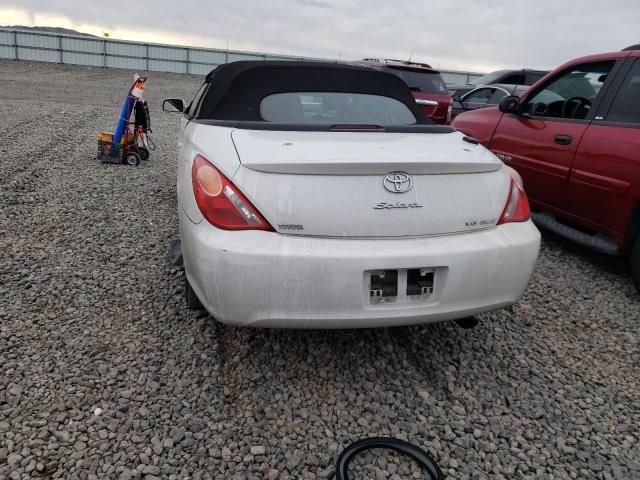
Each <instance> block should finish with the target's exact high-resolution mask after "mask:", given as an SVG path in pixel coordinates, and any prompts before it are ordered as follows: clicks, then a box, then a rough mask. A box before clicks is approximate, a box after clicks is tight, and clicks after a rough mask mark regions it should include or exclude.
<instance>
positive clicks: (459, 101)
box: [453, 95, 462, 103]
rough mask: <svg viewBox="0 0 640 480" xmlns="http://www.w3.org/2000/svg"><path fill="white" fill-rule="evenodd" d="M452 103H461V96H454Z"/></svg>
mask: <svg viewBox="0 0 640 480" xmlns="http://www.w3.org/2000/svg"><path fill="white" fill-rule="evenodd" d="M453 101H454V102H458V103H462V96H461V95H454V96H453Z"/></svg>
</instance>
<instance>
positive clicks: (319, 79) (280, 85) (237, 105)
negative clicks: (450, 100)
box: [195, 61, 433, 125]
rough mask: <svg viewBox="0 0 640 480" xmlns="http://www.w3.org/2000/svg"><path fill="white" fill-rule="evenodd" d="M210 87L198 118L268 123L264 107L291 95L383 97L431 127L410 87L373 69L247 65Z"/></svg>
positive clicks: (218, 75)
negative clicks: (269, 101)
mask: <svg viewBox="0 0 640 480" xmlns="http://www.w3.org/2000/svg"><path fill="white" fill-rule="evenodd" d="M206 81H207V82H208V83H210V86H209V87H208V88H207V89H206V92H205V93H204V95H203V98H202V100H201V104H200V107H199V108H198V113H197V116H196V117H195V119H197V120H222V121H236V122H237V121H248V122H260V121H263V119H262V117H261V116H260V102H261V101H262V99H264V98H265V97H266V96H268V95H272V94H275V93H285V92H343V93H364V94H371V95H381V96H385V97H391V98H394V99H396V100H399V101H400V102H402V103H403V104H405V105H406V106H407V107H408V108H409V110H411V112H412V113H413V114H414V116H415V117H416V119H417V122H416V123H417V124H422V125H425V124H426V125H431V124H432V123H433V122H432V121H431V120H430V119H428V118H427V117H426V116H425V115H424V113H423V112H422V110H420V108H419V107H418V106H417V104H416V102H415V100H414V98H413V96H412V95H411V91H410V90H409V88H408V87H407V85H406V84H405V83H404V82H403V81H402V80H401V79H400V78H398V77H396V76H395V75H392V74H390V73H386V72H381V71H377V70H373V69H371V68H367V67H360V66H355V65H344V64H338V63H328V62H326V63H325V62H293V61H241V62H232V63H227V64H224V65H220V66H218V67H217V68H215V69H214V70H212V71H211V72H210V73H209V74H208V75H207V80H206Z"/></svg>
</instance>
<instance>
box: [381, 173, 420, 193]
mask: <svg viewBox="0 0 640 480" xmlns="http://www.w3.org/2000/svg"><path fill="white" fill-rule="evenodd" d="M382 184H383V185H384V188H386V189H387V190H388V191H390V192H391V193H404V192H408V191H409V190H411V187H413V178H411V176H410V175H409V174H408V173H404V172H391V173H389V174H387V175H386V176H385V177H384V180H383V181H382Z"/></svg>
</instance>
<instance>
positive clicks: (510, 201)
mask: <svg viewBox="0 0 640 480" xmlns="http://www.w3.org/2000/svg"><path fill="white" fill-rule="evenodd" d="M530 217H531V210H530V208H529V200H528V199H527V194H526V193H524V189H523V188H522V183H521V182H519V181H518V178H516V177H515V176H514V175H511V184H510V187H509V197H507V204H506V205H505V207H504V211H503V212H502V215H501V216H500V220H498V225H502V224H503V223H510V222H526V221H527V220H529V218H530Z"/></svg>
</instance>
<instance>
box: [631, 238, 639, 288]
mask: <svg viewBox="0 0 640 480" xmlns="http://www.w3.org/2000/svg"><path fill="white" fill-rule="evenodd" d="M631 278H633V283H635V285H636V290H638V293H640V235H638V237H637V238H636V241H635V243H634V244H633V250H631Z"/></svg>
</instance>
